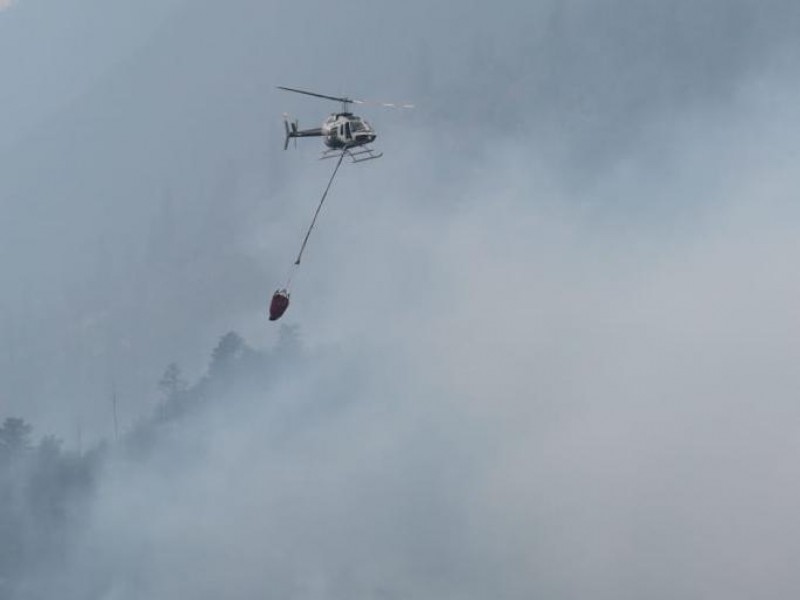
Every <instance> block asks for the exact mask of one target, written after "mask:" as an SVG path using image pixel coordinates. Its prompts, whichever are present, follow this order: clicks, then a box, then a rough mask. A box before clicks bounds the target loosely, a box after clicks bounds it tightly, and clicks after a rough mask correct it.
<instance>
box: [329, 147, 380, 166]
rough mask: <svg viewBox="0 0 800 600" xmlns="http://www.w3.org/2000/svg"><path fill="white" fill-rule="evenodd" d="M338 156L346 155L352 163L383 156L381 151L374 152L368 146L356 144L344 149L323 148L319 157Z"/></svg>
mask: <svg viewBox="0 0 800 600" xmlns="http://www.w3.org/2000/svg"><path fill="white" fill-rule="evenodd" d="M340 156H348V157H350V160H351V161H353V162H354V163H360V162H366V161H368V160H374V159H376V158H380V157H381V156H383V152H375V150H373V149H372V148H370V147H369V146H356V147H354V148H346V149H344V150H339V149H336V150H325V151H324V152H323V153H322V156H321V157H320V160H324V159H326V158H339V157H340Z"/></svg>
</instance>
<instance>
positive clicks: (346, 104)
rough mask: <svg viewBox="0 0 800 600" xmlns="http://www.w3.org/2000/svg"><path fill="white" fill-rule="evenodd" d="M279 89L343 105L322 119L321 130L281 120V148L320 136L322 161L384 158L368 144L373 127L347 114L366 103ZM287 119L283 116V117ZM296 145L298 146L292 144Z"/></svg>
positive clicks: (398, 105)
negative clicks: (322, 149) (282, 129)
mask: <svg viewBox="0 0 800 600" xmlns="http://www.w3.org/2000/svg"><path fill="white" fill-rule="evenodd" d="M277 87H278V89H280V90H285V91H287V92H294V93H296V94H305V95H307V96H314V97H316V98H324V99H326V100H333V101H334V102H341V103H342V110H341V112H336V113H331V115H330V116H329V117H328V118H327V119H325V122H324V123H323V124H322V127H317V128H314V129H299V123H298V121H297V120H295V121H292V122H290V121H289V120H288V118H284V122H283V124H284V127H285V128H286V140H285V141H284V143H283V149H284V150H286V149H287V148H288V147H289V140H291V139H292V138H295V140H296V138H303V137H321V138H322V141H323V142H324V143H325V145H326V146H327V149H326V150H325V151H323V153H322V157H321V158H334V157H339V156H343V155H344V156H349V157H350V159H351V160H352V161H353V162H354V163H357V162H364V161H367V160H372V159H375V158H380V157H381V156H383V153H382V152H375V150H373V149H372V148H371V147H370V146H369V145H370V144H371V143H372V142H374V141H375V138H376V137H378V136H377V134H376V133H375V129H373V127H372V125H370V124H369V122H368V121H367V120H366V119H362V118H361V117H359V116H356V115H354V114H353V113H352V112H350V110H349V109H350V105H351V104H369V103H368V102H366V101H364V100H353V99H352V98H339V97H336V96H326V95H325V94H317V93H316V92H308V91H306V90H298V89H295V88H288V87H283V86H277ZM379 106H383V107H386V108H400V109H404V108H414V105H413V104H392V103H388V102H386V103H380V104H379ZM284 117H286V115H284ZM295 143H297V142H296V141H295Z"/></svg>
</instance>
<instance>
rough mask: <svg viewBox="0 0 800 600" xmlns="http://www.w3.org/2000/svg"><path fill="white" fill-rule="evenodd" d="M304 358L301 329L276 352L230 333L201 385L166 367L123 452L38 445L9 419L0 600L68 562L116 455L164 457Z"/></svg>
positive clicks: (291, 331) (1, 504)
mask: <svg viewBox="0 0 800 600" xmlns="http://www.w3.org/2000/svg"><path fill="white" fill-rule="evenodd" d="M301 357H302V348H301V343H300V337H299V334H298V331H297V329H296V328H292V327H285V326H284V327H282V328H281V330H280V338H279V343H278V347H277V348H276V349H275V350H274V351H271V352H270V351H257V350H254V349H252V348H251V347H250V346H248V345H247V343H246V342H245V341H244V340H243V339H242V337H241V336H240V335H238V334H237V333H235V332H229V333H227V334H225V335H223V336H222V337H221V338H220V340H219V342H218V344H217V346H216V347H215V348H214V350H213V351H212V353H211V361H210V363H209V367H208V372H207V373H206V374H205V375H204V376H203V377H201V378H200V379H199V380H198V381H197V382H195V383H194V384H191V385H190V384H189V383H187V382H186V381H185V380H184V379H183V376H182V374H181V369H180V367H179V366H178V365H177V363H171V364H169V365H167V367H166V369H165V371H164V374H163V375H162V377H161V378H160V380H159V381H158V383H157V388H158V390H159V391H160V392H161V400H160V402H159V404H158V405H157V407H156V410H155V411H154V412H153V414H152V415H149V416H147V417H144V418H142V419H140V420H139V422H138V423H137V424H136V425H135V426H134V427H133V428H131V429H130V430H129V431H128V433H127V434H126V435H125V436H123V437H122V439H121V440H120V445H119V447H116V448H115V447H113V446H112V445H109V444H106V443H102V444H100V445H98V446H97V447H95V448H93V449H92V450H90V451H89V452H86V453H76V452H67V451H65V450H64V449H63V444H62V442H61V440H59V439H58V438H56V437H54V436H45V437H43V438H41V440H40V441H39V442H38V443H35V442H34V438H33V427H32V426H31V425H30V424H28V423H26V422H25V421H24V420H22V419H19V418H7V419H5V421H4V422H3V424H2V426H0V600H6V599H14V600H16V599H17V598H27V597H28V596H27V595H26V594H24V593H22V592H20V591H19V590H20V589H21V587H20V586H21V585H22V583H23V582H24V583H25V586H30V584H31V582H35V581H37V579H41V578H43V577H45V576H46V575H47V573H49V572H50V571H52V570H53V569H54V568H56V567H57V566H59V565H63V564H64V561H65V560H66V559H67V558H68V557H69V552H70V547H71V544H72V543H73V542H74V540H75V539H76V536H77V535H78V534H79V532H80V531H81V530H82V529H83V528H84V527H85V526H86V524H87V521H88V518H89V514H90V512H89V511H90V509H91V506H92V501H93V498H94V496H95V495H96V494H97V493H98V492H99V490H98V489H97V480H98V479H99V474H100V469H101V467H102V465H103V464H104V462H105V458H106V456H107V455H108V454H109V453H111V452H114V453H115V454H117V455H118V456H120V457H122V458H124V459H125V460H131V461H137V462H138V461H146V460H148V459H149V458H150V457H151V456H157V455H159V453H164V452H165V450H164V447H163V445H162V442H163V441H164V439H165V438H168V435H169V433H170V432H172V431H174V430H176V428H185V427H187V426H189V424H191V423H192V421H191V420H190V419H189V417H191V415H192V414H193V413H194V412H196V411H198V410H200V409H201V408H202V407H203V406H206V405H209V404H210V403H211V402H213V401H220V400H221V399H223V398H224V399H225V400H226V402H231V401H234V399H235V398H237V397H239V394H238V393H237V392H238V391H241V390H248V389H249V390H252V389H256V390H267V389H268V388H269V385H270V383H271V380H272V378H273V376H274V374H275V369H276V368H277V369H280V368H282V367H283V366H285V365H287V364H288V363H296V362H297V361H299V360H300V359H301ZM226 406H227V405H226ZM231 408H232V409H233V407H231ZM189 437H191V436H189ZM113 464H116V463H109V468H111V466H112V465H113ZM100 594H102V592H98V597H99V595H100ZM35 597H36V598H37V599H38V598H39V596H35Z"/></svg>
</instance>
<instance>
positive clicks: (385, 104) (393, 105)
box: [353, 100, 415, 109]
mask: <svg viewBox="0 0 800 600" xmlns="http://www.w3.org/2000/svg"><path fill="white" fill-rule="evenodd" d="M353 104H362V105H364V106H381V107H383V108H397V109H403V108H405V109H410V108H415V107H414V105H413V104H397V103H395V102H371V101H369V100H353Z"/></svg>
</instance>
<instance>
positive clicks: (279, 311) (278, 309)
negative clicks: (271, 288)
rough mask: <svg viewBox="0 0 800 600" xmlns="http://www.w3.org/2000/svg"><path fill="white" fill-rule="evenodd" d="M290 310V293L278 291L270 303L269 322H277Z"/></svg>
mask: <svg viewBox="0 0 800 600" xmlns="http://www.w3.org/2000/svg"><path fill="white" fill-rule="evenodd" d="M287 308H289V292H287V291H286V290H278V291H277V292H275V293H274V294H273V295H272V302H270V303H269V320H270V321H277V320H278V319H280V318H281V317H282V316H283V313H285V312H286V309H287Z"/></svg>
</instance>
